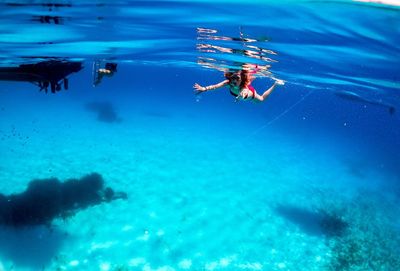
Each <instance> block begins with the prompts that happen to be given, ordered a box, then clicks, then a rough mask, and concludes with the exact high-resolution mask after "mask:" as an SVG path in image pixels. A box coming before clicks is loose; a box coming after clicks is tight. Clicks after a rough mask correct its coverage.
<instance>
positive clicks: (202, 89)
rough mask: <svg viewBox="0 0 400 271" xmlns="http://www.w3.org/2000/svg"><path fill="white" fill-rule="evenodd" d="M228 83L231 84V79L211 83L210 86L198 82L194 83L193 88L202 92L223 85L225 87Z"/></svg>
mask: <svg viewBox="0 0 400 271" xmlns="http://www.w3.org/2000/svg"><path fill="white" fill-rule="evenodd" d="M228 84H229V80H224V81H222V82H219V83H218V84H215V85H209V86H206V87H203V86H200V85H199V84H197V83H196V84H194V85H193V88H194V89H195V91H196V92H198V93H200V92H205V91H209V90H214V89H217V88H221V87H224V86H226V85H228Z"/></svg>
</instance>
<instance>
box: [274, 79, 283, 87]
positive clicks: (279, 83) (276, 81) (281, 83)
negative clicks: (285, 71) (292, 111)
mask: <svg viewBox="0 0 400 271" xmlns="http://www.w3.org/2000/svg"><path fill="white" fill-rule="evenodd" d="M275 83H276V84H277V85H280V86H283V85H284V84H285V81H283V80H281V79H275Z"/></svg>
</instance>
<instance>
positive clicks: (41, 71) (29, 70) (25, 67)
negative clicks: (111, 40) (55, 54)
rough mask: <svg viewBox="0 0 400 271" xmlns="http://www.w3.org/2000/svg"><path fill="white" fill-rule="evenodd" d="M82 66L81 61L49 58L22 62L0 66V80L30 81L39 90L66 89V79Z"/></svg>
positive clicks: (54, 90)
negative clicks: (13, 65)
mask: <svg viewBox="0 0 400 271" xmlns="http://www.w3.org/2000/svg"><path fill="white" fill-rule="evenodd" d="M82 68H83V66H82V63H81V62H73V61H64V60H49V61H42V62H38V63H35V64H22V65H19V66H18V67H0V80H2V81H18V82H30V83H33V84H35V85H37V86H38V87H39V88H40V91H42V90H45V91H46V93H47V91H48V87H49V86H50V89H51V92H52V93H55V92H56V91H59V90H61V86H62V85H63V86H64V89H68V79H67V76H69V75H70V74H72V73H75V72H79V71H80V70H81V69H82Z"/></svg>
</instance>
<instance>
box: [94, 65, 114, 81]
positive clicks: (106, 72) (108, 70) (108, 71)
mask: <svg viewBox="0 0 400 271" xmlns="http://www.w3.org/2000/svg"><path fill="white" fill-rule="evenodd" d="M115 72H117V64H116V63H106V64H105V66H104V68H100V69H98V70H96V71H95V78H94V81H93V86H98V85H99V84H100V83H101V80H102V79H103V77H104V76H107V77H112V76H113V75H114V73H115Z"/></svg>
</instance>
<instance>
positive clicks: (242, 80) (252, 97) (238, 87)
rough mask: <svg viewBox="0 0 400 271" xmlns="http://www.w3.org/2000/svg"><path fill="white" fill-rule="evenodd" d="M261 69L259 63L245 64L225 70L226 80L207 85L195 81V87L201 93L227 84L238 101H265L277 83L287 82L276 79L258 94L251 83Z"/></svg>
mask: <svg viewBox="0 0 400 271" xmlns="http://www.w3.org/2000/svg"><path fill="white" fill-rule="evenodd" d="M260 69H261V68H260V67H259V66H258V65H252V64H245V65H243V67H242V69H241V70H239V71H235V72H225V73H224V76H225V80H224V81H222V82H219V83H217V84H215V85H209V86H206V87H203V86H201V85H199V84H198V83H195V84H194V86H193V88H194V89H195V91H196V93H197V94H199V93H202V92H206V91H210V90H214V89H218V88H222V87H225V86H226V87H228V88H229V91H230V93H231V95H233V96H234V97H235V99H236V101H238V100H243V101H254V102H263V101H265V100H266V99H267V98H268V96H269V95H270V94H271V93H272V92H273V91H274V90H275V88H276V86H277V85H284V84H285V83H284V81H282V80H279V79H275V82H274V84H273V85H272V86H271V87H270V88H268V89H267V90H266V91H264V92H263V93H262V94H261V95H260V94H258V93H257V91H256V90H255V89H254V87H253V86H252V85H251V83H252V82H253V80H254V79H255V77H254V74H255V73H257V71H259V70H260Z"/></svg>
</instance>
